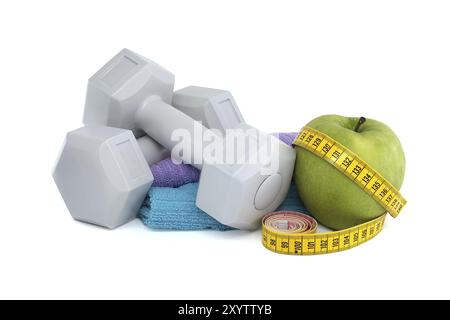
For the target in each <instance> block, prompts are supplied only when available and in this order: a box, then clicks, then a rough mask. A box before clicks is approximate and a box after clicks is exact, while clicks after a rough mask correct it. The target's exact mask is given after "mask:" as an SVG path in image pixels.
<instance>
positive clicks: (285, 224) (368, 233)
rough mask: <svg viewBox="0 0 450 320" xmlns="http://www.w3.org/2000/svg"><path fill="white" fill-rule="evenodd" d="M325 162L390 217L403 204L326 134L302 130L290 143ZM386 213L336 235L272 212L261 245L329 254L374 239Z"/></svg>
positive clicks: (300, 219)
mask: <svg viewBox="0 0 450 320" xmlns="http://www.w3.org/2000/svg"><path fill="white" fill-rule="evenodd" d="M293 144H294V145H296V146H299V147H301V148H304V149H306V150H308V151H310V152H312V153H313V154H315V155H317V156H318V157H320V158H322V159H324V160H325V161H327V162H328V163H330V164H331V165H332V166H334V167H335V168H336V169H338V170H339V171H340V172H341V173H343V174H344V175H345V176H347V177H348V178H349V179H351V180H352V181H353V182H355V183H356V184H357V185H358V186H359V187H360V188H361V189H363V190H364V191H365V192H366V193H367V194H369V195H370V196H371V197H372V198H373V199H375V200H376V201H377V202H378V203H379V204H380V205H381V206H382V207H383V208H385V209H386V211H387V212H389V214H390V215H391V216H392V217H394V218H395V217H397V216H398V215H399V213H400V211H401V210H402V209H403V207H404V206H405V204H406V200H405V198H403V196H402V195H401V194H400V192H399V191H398V190H397V189H396V188H395V187H394V186H393V185H392V184H391V183H389V181H387V180H386V179H385V178H383V176H382V175H381V174H379V173H378V172H377V171H376V170H374V169H373V168H371V167H370V166H369V165H368V164H367V163H366V162H365V161H363V160H362V159H361V158H360V157H359V156H358V155H356V154H355V153H354V152H352V151H351V150H349V149H348V148H346V147H345V146H343V145H342V144H340V143H339V142H337V141H335V140H334V139H333V138H331V137H329V136H328V135H326V134H325V133H322V132H320V131H317V130H315V129H312V128H309V127H305V128H303V129H302V130H301V131H300V133H299V134H298V136H297V138H296V139H295V140H294V142H293ZM385 218H386V214H383V215H382V216H380V217H378V218H376V219H373V220H371V221H369V222H366V223H363V224H360V225H357V226H354V227H351V228H348V229H345V230H340V231H335V232H327V233H317V234H316V233H314V232H315V231H316V229H317V222H316V221H315V220H314V219H313V218H312V217H310V216H308V215H304V214H301V213H294V212H274V213H270V214H268V215H266V216H265V217H264V218H263V220H262V233H263V245H264V246H265V247H266V248H267V249H269V250H271V251H274V252H278V253H285V254H296V255H311V254H321V253H332V252H338V251H342V250H347V249H350V248H353V247H355V246H357V245H359V244H361V243H364V242H366V241H367V240H370V239H371V238H373V237H374V236H376V235H377V234H378V233H379V232H380V231H381V229H382V227H383V224H384V219H385Z"/></svg>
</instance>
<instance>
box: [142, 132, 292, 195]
mask: <svg viewBox="0 0 450 320" xmlns="http://www.w3.org/2000/svg"><path fill="white" fill-rule="evenodd" d="M274 135H275V136H277V137H278V139H280V140H281V141H283V142H284V143H286V144H287V145H291V144H292V142H293V141H294V139H295V137H296V136H297V133H295V132H289V133H275V134H274ZM151 169H152V173H153V177H154V178H155V180H154V181H153V185H152V186H153V187H171V188H178V187H179V186H182V185H185V184H187V183H192V182H197V181H198V180H199V178H200V171H199V170H198V169H196V168H194V167H192V166H190V165H188V164H184V163H182V164H174V163H173V162H172V160H171V159H170V158H167V159H164V160H161V161H160V162H158V163H155V164H154V165H152V166H151Z"/></svg>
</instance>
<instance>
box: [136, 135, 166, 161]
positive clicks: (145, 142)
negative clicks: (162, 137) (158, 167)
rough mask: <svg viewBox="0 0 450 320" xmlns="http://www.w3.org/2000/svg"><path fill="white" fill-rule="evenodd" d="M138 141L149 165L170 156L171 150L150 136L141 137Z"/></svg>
mask: <svg viewBox="0 0 450 320" xmlns="http://www.w3.org/2000/svg"><path fill="white" fill-rule="evenodd" d="M136 141H137V143H138V145H139V148H140V149H141V151H142V154H143V156H144V158H145V160H147V163H148V164H149V165H152V164H155V163H157V162H159V161H161V160H163V159H165V158H167V157H168V156H170V151H169V150H167V149H165V148H164V147H163V146H162V145H160V144H159V143H158V142H156V141H155V140H153V139H152V138H150V137H149V136H143V137H140V138H138V139H136Z"/></svg>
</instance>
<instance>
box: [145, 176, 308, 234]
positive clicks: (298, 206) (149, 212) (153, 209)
mask: <svg viewBox="0 0 450 320" xmlns="http://www.w3.org/2000/svg"><path fill="white" fill-rule="evenodd" d="M197 189H198V183H189V184H186V185H183V186H181V187H179V188H161V187H153V188H151V189H150V191H149V193H148V196H147V198H146V199H145V201H144V204H143V206H142V208H141V209H140V211H139V218H140V219H141V220H142V222H143V223H144V224H145V225H146V226H148V227H149V228H153V229H164V230H204V229H211V230H220V231H225V230H230V229H233V228H231V227H229V226H226V225H223V224H221V223H219V222H218V221H217V220H215V219H214V218H212V217H211V216H209V215H208V214H206V213H205V212H204V211H202V210H200V209H199V208H197V206H196V205H195V198H196V196H197ZM278 210H279V211H281V210H282V211H301V212H304V213H308V211H307V210H306V209H305V207H304V206H303V204H302V203H301V201H300V199H299V197H298V194H297V190H296V188H295V185H294V184H292V185H291V188H290V189H289V193H288V195H287V197H286V199H285V200H284V202H283V203H282V204H281V206H280V207H279V208H278Z"/></svg>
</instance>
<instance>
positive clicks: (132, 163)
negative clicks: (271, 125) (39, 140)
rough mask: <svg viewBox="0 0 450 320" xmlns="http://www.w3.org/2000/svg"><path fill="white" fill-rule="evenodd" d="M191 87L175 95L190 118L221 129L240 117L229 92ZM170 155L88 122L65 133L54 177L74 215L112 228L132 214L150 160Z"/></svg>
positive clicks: (144, 140) (148, 179) (147, 181)
mask: <svg viewBox="0 0 450 320" xmlns="http://www.w3.org/2000/svg"><path fill="white" fill-rule="evenodd" d="M191 88H195V87H188V88H185V89H182V90H180V91H178V92H176V93H175V95H174V96H176V97H177V106H178V107H179V108H180V109H182V110H183V111H185V112H187V113H189V114H190V115H191V116H192V117H194V118H196V119H198V120H201V121H203V123H205V125H206V126H208V127H211V128H214V129H217V130H221V131H223V132H224V131H225V130H226V129H227V128H232V127H235V126H237V125H238V124H239V123H240V122H243V119H242V116H241V115H240V113H239V110H238V109H237V106H236V103H235V102H234V99H233V97H232V96H231V94H230V93H229V92H227V91H223V90H216V89H208V88H202V90H200V91H198V90H195V89H194V90H191ZM87 96H88V99H89V97H90V95H89V94H88V95H87ZM111 101H113V100H111ZM223 101H229V102H230V103H226V104H223V103H222V104H220V103H219V102H223ZM226 109H228V110H226ZM229 115H233V118H230V116H229ZM236 115H237V116H236ZM161 121H163V119H161ZM169 155H170V153H169V152H168V150H166V149H164V148H163V147H162V146H161V145H160V144H158V143H157V142H155V141H154V140H153V139H151V138H150V137H148V136H146V135H145V136H142V137H140V138H138V139H135V137H134V135H133V133H132V131H130V130H126V129H119V128H113V127H105V126H97V125H91V126H86V127H82V128H79V129H77V130H74V131H71V132H69V133H68V134H67V137H66V141H65V144H64V147H63V149H62V152H61V155H60V158H59V159H58V163H57V165H56V167H55V170H54V174H53V177H54V180H55V182H56V185H57V186H58V189H59V191H60V193H61V195H62V197H63V199H64V201H65V203H66V206H67V208H68V209H69V212H70V213H71V215H72V217H73V218H74V219H76V220H80V221H84V222H88V223H92V224H96V225H100V226H103V227H106V228H110V229H113V228H116V227H118V226H120V225H122V224H124V223H126V222H128V221H130V220H132V219H134V218H135V216H136V214H137V212H138V209H139V207H140V205H141V204H142V201H143V200H144V198H145V196H146V194H147V192H148V189H149V188H150V186H151V184H152V182H153V175H152V173H151V171H150V168H149V165H151V164H154V163H156V162H158V161H160V160H162V159H164V158H166V157H167V156H169Z"/></svg>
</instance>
